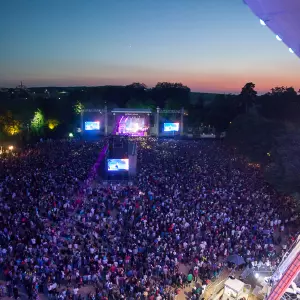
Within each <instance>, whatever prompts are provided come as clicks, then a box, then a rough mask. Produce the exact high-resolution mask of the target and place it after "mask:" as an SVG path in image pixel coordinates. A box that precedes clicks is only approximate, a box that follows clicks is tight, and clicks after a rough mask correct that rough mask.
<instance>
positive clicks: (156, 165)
mask: <svg viewBox="0 0 300 300" xmlns="http://www.w3.org/2000/svg"><path fill="white" fill-rule="evenodd" d="M104 144H105V141H99V142H82V141H75V140H74V141H56V142H42V143H39V144H38V145H36V146H35V147H33V148H29V149H25V150H23V151H21V152H20V153H18V154H15V155H14V156H12V155H3V156H2V157H1V158H0V272H1V274H2V276H3V277H4V279H5V282H6V285H5V291H3V293H6V294H7V295H8V296H13V297H14V298H18V297H19V296H20V294H21V293H25V294H26V295H27V297H28V298H29V299H36V298H37V297H38V295H45V296H46V297H48V298H52V299H155V300H160V299H176V294H177V293H178V288H180V289H182V288H184V287H185V286H187V285H189V284H190V282H191V281H192V280H195V281H198V280H199V284H198V285H197V286H198V288H197V289H195V290H193V296H192V297H193V298H194V299H200V297H201V293H202V292H203V290H204V289H205V285H206V282H207V281H208V280H210V279H211V278H212V277H217V276H218V274H219V273H220V272H221V270H222V268H223V267H224V262H225V261H226V257H228V255H230V254H239V255H240V256H242V257H243V258H244V259H245V261H246V263H247V264H249V265H251V264H256V263H257V262H260V263H264V264H266V265H269V266H273V267H275V266H276V265H277V264H278V263H279V261H280V260H281V258H282V255H283V251H284V249H286V248H287V247H288V246H289V244H290V243H291V242H292V241H293V239H295V234H296V232H295V231H294V230H293V228H296V226H295V224H297V222H298V221H299V219H298V215H297V210H296V206H295V204H294V202H293V200H292V199H291V198H290V197H288V196H283V195H280V194H278V193H277V192H275V191H274V190H273V189H272V188H271V187H270V186H268V185H267V184H266V183H265V182H264V181H263V178H262V177H261V174H260V170H259V169H257V168H253V167H251V166H249V165H247V163H246V162H245V161H243V160H242V159H240V158H238V157H236V156H235V154H234V153H231V152H230V151H229V150H227V149H226V147H225V146H223V145H222V143H220V142H219V141H174V140H159V141H158V140H156V139H154V138H141V139H139V141H138V173H137V177H136V178H135V180H134V182H133V183H132V184H129V185H121V184H116V183H114V184H109V183H101V182H100V181H97V180H94V179H95V176H96V167H98V165H96V166H95V162H96V161H98V163H99V159H98V156H99V153H100V152H101V149H102V148H103V147H104ZM183 266H185V267H187V271H188V272H187V273H184V272H182V270H183Z"/></svg>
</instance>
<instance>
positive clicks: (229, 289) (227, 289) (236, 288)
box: [223, 278, 245, 299]
mask: <svg viewBox="0 0 300 300" xmlns="http://www.w3.org/2000/svg"><path fill="white" fill-rule="evenodd" d="M244 286H245V284H244V282H242V281H240V280H238V279H231V278H228V279H227V280H226V281H225V285H224V294H223V298H224V296H225V299H227V298H229V299H238V298H239V296H240V295H241V294H242V293H243V291H244ZM226 297H227V298H226Z"/></svg>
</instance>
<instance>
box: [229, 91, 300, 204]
mask: <svg viewBox="0 0 300 300" xmlns="http://www.w3.org/2000/svg"><path fill="white" fill-rule="evenodd" d="M245 99H248V100H246V101H245V102H244V106H247V107H248V111H247V112H246V111H245V110H244V111H245V113H244V114H240V115H237V116H236V118H235V119H234V120H233V121H232V123H231V124H230V126H229V128H228V131H227V139H226V140H227V142H228V143H229V144H231V145H232V146H234V147H236V148H237V150H238V151H239V152H240V153H242V154H244V155H245V157H247V158H249V161H250V162H252V163H253V162H254V163H256V164H255V165H259V166H260V167H261V168H262V170H263V172H264V175H265V179H266V180H267V181H268V182H269V183H271V184H272V185H273V186H275V187H276V188H277V189H278V190H279V191H281V192H284V193H287V194H293V195H294V196H296V197H297V198H298V199H300V197H299V195H300V172H299V170H300V118H299V116H300V96H299V95H297V92H296V91H295V90H294V89H293V88H291V87H289V88H288V87H276V88H274V89H272V90H271V91H270V92H269V93H267V94H265V95H262V96H260V97H257V96H254V97H246V98H245Z"/></svg>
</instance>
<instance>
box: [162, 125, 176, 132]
mask: <svg viewBox="0 0 300 300" xmlns="http://www.w3.org/2000/svg"><path fill="white" fill-rule="evenodd" d="M178 130H179V123H164V131H165V132H168V131H178Z"/></svg>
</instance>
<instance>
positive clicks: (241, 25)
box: [0, 0, 300, 93]
mask: <svg viewBox="0 0 300 300" xmlns="http://www.w3.org/2000/svg"><path fill="white" fill-rule="evenodd" d="M0 37H1V47H0V49H1V55H0V87H14V86H16V85H18V84H19V82H20V81H21V80H22V81H23V83H24V84H25V85H27V86H29V87H30V86H74V85H87V86H92V85H107V84H109V85H125V84H130V83H132V82H144V83H145V84H146V85H148V86H150V87H151V86H153V85H155V84H156V83H157V82H158V81H171V82H182V83H183V84H185V85H187V86H189V87H190V88H191V89H192V91H199V92H233V93H235V92H239V91H240V89H241V87H242V86H243V85H244V84H245V83H246V82H248V81H253V82H254V83H256V86H257V89H258V90H259V92H265V91H268V90H269V89H270V88H272V87H274V86H276V85H287V86H294V87H295V88H297V89H299V88H300V60H299V59H298V58H297V57H296V55H293V54H291V53H289V51H288V49H287V47H286V46H285V45H284V44H283V43H281V42H279V41H277V40H276V38H275V35H274V34H273V33H272V32H271V31H270V30H269V29H268V28H267V27H263V26H261V25H260V23H259V20H258V19H257V17H256V16H254V15H253V14H252V12H251V11H250V9H249V8H248V7H247V6H246V5H245V4H244V3H243V1H242V0H227V1H225V0H163V1H161V0H82V1H79V0H7V1H2V2H1V18H0Z"/></svg>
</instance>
